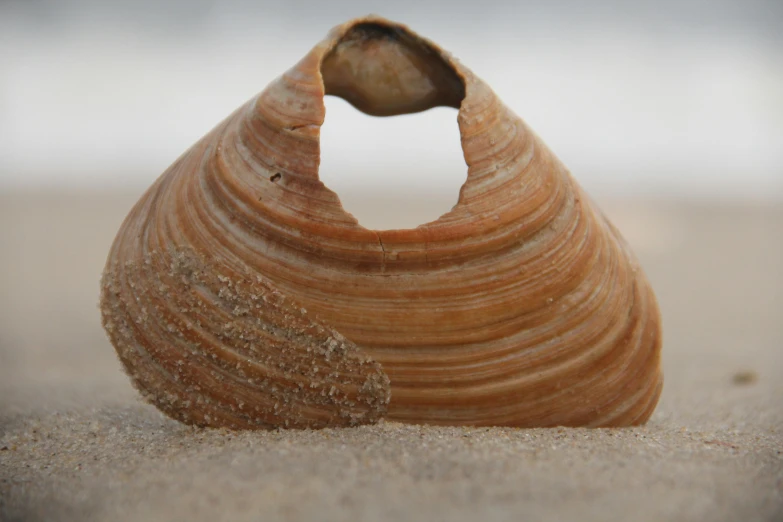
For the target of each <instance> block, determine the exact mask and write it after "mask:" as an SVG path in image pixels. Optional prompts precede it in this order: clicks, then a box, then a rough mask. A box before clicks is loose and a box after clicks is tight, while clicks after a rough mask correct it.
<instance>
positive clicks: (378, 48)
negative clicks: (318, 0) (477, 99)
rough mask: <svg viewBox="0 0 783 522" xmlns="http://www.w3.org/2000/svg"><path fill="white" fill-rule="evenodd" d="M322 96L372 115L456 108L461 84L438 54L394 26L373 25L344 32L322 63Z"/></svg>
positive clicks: (424, 43) (359, 25) (458, 103)
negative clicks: (325, 95) (346, 102)
mask: <svg viewBox="0 0 783 522" xmlns="http://www.w3.org/2000/svg"><path fill="white" fill-rule="evenodd" d="M321 76H322V78H323V83H324V89H325V93H326V94H331V95H334V96H338V97H340V98H343V99H344V100H346V101H348V102H349V103H351V104H352V105H353V106H354V107H356V108H357V109H359V110H360V111H362V112H364V113H367V114H370V115H373V116H394V115H398V114H409V113H414V112H421V111H425V110H427V109H431V108H433V107H439V106H446V107H454V108H456V109H458V108H459V107H460V103H461V102H462V99H463V98H464V97H465V83H464V81H463V80H462V78H461V77H460V76H459V75H458V74H457V72H456V71H455V70H454V68H453V67H452V66H451V65H449V64H448V63H447V62H446V60H444V59H443V56H441V53H440V52H439V51H438V50H437V49H435V48H434V47H433V46H432V45H430V44H429V43H428V42H426V41H425V40H423V39H421V38H419V37H417V36H415V35H413V34H411V33H410V32H408V31H406V30H405V29H404V28H402V27H399V26H392V25H385V24H381V23H375V22H367V23H359V24H356V25H354V26H352V27H351V28H350V29H348V30H347V31H346V32H345V34H343V35H342V37H341V38H340V39H339V40H338V41H337V43H336V44H335V45H334V46H333V47H332V49H331V50H330V51H329V52H328V53H327V54H326V56H325V57H324V59H323V62H322V63H321Z"/></svg>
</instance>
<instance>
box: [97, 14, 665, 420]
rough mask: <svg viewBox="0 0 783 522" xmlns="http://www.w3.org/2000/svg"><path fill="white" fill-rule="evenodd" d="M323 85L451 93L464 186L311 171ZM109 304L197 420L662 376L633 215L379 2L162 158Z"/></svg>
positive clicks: (579, 399) (105, 291)
mask: <svg viewBox="0 0 783 522" xmlns="http://www.w3.org/2000/svg"><path fill="white" fill-rule="evenodd" d="M326 94H331V95H335V96H340V97H343V98H345V99H346V100H348V101H349V102H350V103H352V104H353V105H354V106H355V107H356V108H358V109H359V110H361V111H364V112H365V113H368V114H372V115H380V116H389V115H396V114H403V113H411V112H417V111H423V110H426V109H428V108H431V107H435V106H443V105H445V106H451V107H455V108H458V109H459V112H458V117H457V120H458V124H459V129H460V133H461V143H462V149H463V152H464V157H465V162H466V164H467V172H468V174H467V180H466V181H465V183H464V185H463V187H462V189H461V191H460V195H459V201H458V202H457V204H456V205H455V206H454V207H453V209H452V210H451V211H449V212H448V213H446V214H445V215H443V216H441V217H440V218H439V219H437V220H436V221H433V222H430V223H427V224H424V225H421V226H419V227H418V228H415V229H410V230H383V231H374V230H368V229H366V228H364V227H362V226H361V225H359V223H358V222H357V221H356V219H354V217H353V216H351V215H350V214H348V213H347V212H346V211H345V210H343V208H342V206H341V205H340V201H339V198H338V197H337V195H336V194H335V193H333V192H332V191H331V190H329V189H328V188H327V187H326V186H324V184H323V183H321V181H319V179H318V164H319V129H320V126H321V124H322V123H323V122H324V115H325V109H324V103H323V97H324V95H326ZM378 174H379V175H382V174H385V173H383V172H379V173H378ZM455 175H462V174H461V173H455ZM101 310H102V320H103V325H104V327H105V329H106V331H107V333H108V336H109V338H110V340H111V342H112V343H113V345H114V347H115V348H116V350H117V353H118V355H119V358H120V360H121V362H122V364H123V366H124V367H125V369H126V371H127V373H128V374H129V376H130V378H131V380H132V381H133V384H134V385H135V386H136V387H137V388H138V389H139V390H140V392H141V393H142V394H143V395H144V396H145V397H146V398H147V399H148V400H150V401H151V402H152V403H153V404H155V405H156V406H157V407H158V408H160V409H161V410H162V411H163V412H165V413H166V414H168V415H170V416H171V417H173V418H175V419H179V420H180V421H183V422H185V423H188V424H195V425H201V426H214V427H219V426H225V427H230V428H271V427H295V428H320V427H325V426H350V425H357V424H363V423H372V422H375V421H377V420H378V419H380V418H388V419H392V420H396V421H403V422H411V423H429V424H447V425H503V426H521V427H533V426H555V425H566V426H625V425H635V424H640V423H643V422H645V421H646V420H647V419H648V418H649V417H650V415H651V414H652V411H653V410H654V408H655V405H656V403H657V401H658V397H659V395H660V393H661V387H662V382H663V381H662V374H661V370H660V349H661V331H660V318H659V312H658V308H657V304H656V301H655V297H654V295H653V292H652V290H651V288H650V285H649V284H648V282H647V280H646V278H645V276H644V274H643V272H642V270H641V268H640V267H639V265H638V263H637V261H636V259H635V258H634V256H633V254H632V253H631V251H630V250H629V248H628V246H627V245H626V243H625V242H624V241H623V239H622V237H621V236H620V234H619V233H618V232H617V230H616V229H615V228H614V227H613V226H612V225H611V224H610V223H609V221H608V220H607V219H606V218H605V217H604V216H603V215H602V214H601V212H600V211H599V210H598V208H597V207H596V206H595V204H594V203H593V202H591V200H590V199H589V198H588V197H587V195H586V194H585V193H584V192H583V190H582V189H581V188H580V187H579V186H578V185H577V183H576V182H575V181H574V180H573V179H572V178H571V176H570V174H569V172H568V170H567V169H566V168H565V167H564V166H563V165H562V164H561V163H560V161H559V160H558V159H557V158H556V157H555V156H554V155H553V154H552V153H551V152H550V151H549V149H547V147H546V146H545V145H544V144H543V143H542V141H541V140H540V139H539V138H538V137H537V136H536V135H535V134H534V133H533V132H532V131H531V130H530V129H529V128H528V127H527V126H526V125H525V123H524V122H523V121H522V120H521V119H520V118H519V117H517V116H516V115H515V114H514V113H513V112H512V111H510V110H509V109H508V108H506V107H505V106H504V105H503V104H502V103H501V101H500V100H499V99H498V98H497V96H496V95H495V94H494V93H493V92H492V90H491V89H490V88H489V87H488V86H487V85H485V84H484V83H483V82H482V81H481V80H480V79H479V78H477V77H476V76H475V75H474V74H473V73H472V72H471V71H470V70H468V69H467V68H466V67H465V66H463V65H462V64H461V63H459V62H458V61H457V60H455V59H454V58H453V57H452V56H450V55H449V54H447V53H446V52H444V51H443V50H441V49H439V48H438V47H437V46H436V45H434V44H433V43H431V42H429V41H427V40H425V39H423V38H421V37H419V36H417V35H416V34H414V33H413V32H412V31H410V30H409V29H408V28H407V27H405V26H402V25H398V24H396V23H392V22H390V21H387V20H383V19H380V18H365V19H360V20H354V21H351V22H348V23H346V24H344V25H341V26H338V27H336V28H335V29H333V30H332V31H331V32H330V34H329V35H328V37H327V38H326V39H325V40H324V41H322V42H321V43H319V44H318V45H316V46H315V47H314V48H313V49H312V50H311V51H310V52H309V53H308V54H307V55H306V56H305V57H304V58H303V59H302V60H301V61H300V62H299V63H298V64H296V65H295V66H294V67H293V68H292V69H291V70H289V71H288V72H287V73H285V74H284V75H283V76H282V77H280V78H278V79H277V80H275V81H274V82H272V83H271V84H270V85H269V86H268V87H267V88H266V89H265V90H264V91H263V92H261V93H260V94H259V95H258V96H257V97H255V98H253V99H252V100H250V101H249V102H248V103H246V104H245V105H243V106H242V107H240V108H239V109H238V110H237V111H236V112H234V113H233V114H232V115H230V116H229V117H228V118H227V119H226V120H225V121H223V122H222V123H221V124H219V125H218V126H217V127H216V128H215V129H214V130H212V131H211V132H210V133H209V134H207V135H206V136H205V137H204V138H203V139H201V140H200V141H199V142H198V143H196V144H195V145H194V146H193V147H192V148H191V149H190V150H188V151H187V152H185V154H183V155H182V156H181V157H180V158H179V159H178V160H177V161H176V162H175V163H174V164H173V165H172V166H171V167H170V168H169V169H168V170H166V172H164V173H163V175H162V176H161V177H160V178H159V179H158V180H157V181H156V182H155V183H154V184H153V185H152V187H150V189H149V190H148V191H147V192H146V193H145V194H144V196H143V197H142V198H141V200H140V201H139V202H138V203H137V204H136V205H135V207H134V208H133V209H132V211H131V212H130V214H129V215H128V217H127V218H126V220H125V222H124V223H123V225H122V227H121V228H120V230H119V232H118V234H117V237H116V239H115V242H114V244H113V246H112V248H111V251H110V253H109V256H108V260H107V263H106V268H105V272H104V275H103V280H102V293H101Z"/></svg>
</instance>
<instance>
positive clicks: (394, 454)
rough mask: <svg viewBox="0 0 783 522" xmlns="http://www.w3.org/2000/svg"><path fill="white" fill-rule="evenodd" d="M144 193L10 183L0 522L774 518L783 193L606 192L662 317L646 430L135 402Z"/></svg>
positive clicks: (0, 243) (5, 225)
mask: <svg viewBox="0 0 783 522" xmlns="http://www.w3.org/2000/svg"><path fill="white" fill-rule="evenodd" d="M137 196H138V194H131V193H128V194H86V193H84V194H75V193H73V194H69V193H60V194H54V193H48V194H44V193H38V194H36V193H21V192H19V193H6V194H0V268H2V270H0V520H57V521H90V520H123V521H124V520H134V521H135V520H139V521H141V520H145V521H147V520H149V521H155V520H194V521H200V520H230V521H244V520H265V521H267V520H389V521H390V520H444V521H445V520H449V521H475V520H481V521H482V522H488V521H493V520H511V519H514V520H518V519H530V520H544V521H549V520H552V521H555V520H568V519H572V520H596V521H598V520H600V521H606V520H639V521H646V520H651V521H652V520H694V521H695V520H711V521H721V520H726V521H729V520H731V521H735V520H783V454H781V451H783V404H781V402H782V400H783V379H781V378H780V372H781V370H783V326H782V325H781V315H782V314H781V311H783V271H781V267H782V266H783V239H781V238H783V207H781V206H779V205H778V206H775V205H765V206H755V207H754V206H750V205H741V204H724V205H717V204H714V205H699V204H686V203H671V202H669V203H661V202H658V203H656V202H649V201H648V202H643V201H634V202H628V201H626V202H611V201H609V202H603V203H604V206H605V209H606V210H607V214H609V215H610V217H612V218H613V220H614V221H615V222H616V224H617V225H618V227H619V228H620V229H621V230H622V231H623V232H624V234H625V235H626V236H627V238H628V239H629V241H630V242H631V244H632V245H633V246H634V247H635V249H636V251H637V253H638V255H639V257H640V258H641V261H642V264H643V265H644V266H645V268H646V270H647V272H648V275H649V277H650V279H651V281H652V283H653V286H654V287H655V289H656V291H657V294H658V297H659V301H660V304H661V309H662V312H663V319H664V328H665V341H664V371H665V379H666V384H665V387H664V392H663V397H662V399H661V402H660V405H659V407H658V409H657V411H656V412H655V414H654V416H653V418H652V419H651V421H650V422H649V423H648V424H647V425H646V426H644V427H640V428H633V429H611V430H610V429H601V430H586V429H565V428H558V429H546V430H516V429H498V428H471V429H464V428H434V427H425V426H407V425H402V424H396V423H390V422H381V423H380V424H378V425H376V426H369V427H362V428H356V429H343V430H322V431H271V432H244V433H232V432H228V431H221V430H200V429H192V428H189V427H186V426H183V425H180V424H178V423H176V422H174V421H172V420H169V419H167V418H165V417H163V416H162V415H161V414H159V413H158V412H157V410H155V409H154V408H153V407H151V406H149V405H146V404H144V403H143V402H141V400H140V399H139V397H138V395H137V394H136V392H135V391H134V390H133V389H132V388H131V386H130V384H129V382H128V379H127V378H126V376H125V375H124V374H123V373H122V371H121V369H120V366H119V363H118V362H117V359H116V357H115V355H114V352H113V349H112V348H111V346H110V345H109V343H108V341H107V340H106V338H105V336H104V335H103V332H102V330H101V328H100V324H99V314H98V311H97V305H96V302H97V294H98V279H99V275H100V270H101V268H102V265H103V261H104V259H105V255H106V251H107V249H108V246H109V243H110V242H111V240H112V238H113V235H114V232H115V231H116V229H117V227H118V226H119V223H120V221H121V220H122V218H123V217H124V215H125V214H126V213H127V211H128V209H129V207H130V205H131V204H132V203H133V202H134V201H135V199H136V197H137ZM425 201H426V200H422V201H414V202H413V203H412V207H413V210H411V211H415V208H416V205H423V204H425Z"/></svg>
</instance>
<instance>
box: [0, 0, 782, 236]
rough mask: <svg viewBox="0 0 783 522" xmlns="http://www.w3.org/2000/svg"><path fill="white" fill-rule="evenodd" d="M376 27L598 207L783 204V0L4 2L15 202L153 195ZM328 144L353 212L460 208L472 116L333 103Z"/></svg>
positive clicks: (8, 152)
mask: <svg viewBox="0 0 783 522" xmlns="http://www.w3.org/2000/svg"><path fill="white" fill-rule="evenodd" d="M370 13H374V14H379V15H381V16H385V17H388V18H391V19H393V20H396V21H401V22H404V23H407V24H408V25H409V26H410V27H411V28H412V29H413V30H415V31H417V32H419V33H420V34H422V35H424V36H425V37H428V38H430V39H431V40H433V41H435V42H436V43H438V44H439V45H441V46H442V47H443V48H445V49H447V50H449V51H451V52H452V53H453V54H455V55H456V56H457V57H458V58H460V59H461V60H462V61H463V63H465V64H466V65H467V66H468V67H470V68H472V69H473V70H474V72H476V73H477V74H478V75H479V76H480V77H482V78H483V79H484V80H485V81H486V82H487V83H488V84H489V85H490V86H492V87H493V88H494V89H495V91H496V92H497V93H498V94H499V95H500V97H501V98H502V99H503V100H504V101H505V102H506V104H507V105H509V106H510V107H511V108H512V109H513V110H514V111H515V112H517V114H519V115H520V116H521V117H522V118H524V119H525V120H526V121H527V122H528V123H529V124H530V125H531V126H532V128H533V129H534V130H535V131H536V132H537V133H538V134H539V135H540V136H542V137H543V138H544V140H545V141H546V142H547V144H548V145H549V146H550V148H552V149H553V150H554V151H555V153H556V154H557V155H558V156H559V157H560V158H561V159H562V160H563V161H564V162H565V164H566V165H567V166H568V167H569V168H570V169H571V171H572V172H573V173H574V174H575V175H576V177H577V178H578V179H579V180H580V182H581V183H582V184H583V185H584V186H585V187H586V188H587V189H588V191H590V192H591V193H593V194H595V195H597V196H598V197H602V195H609V196H634V197H638V196H643V197H645V198H649V197H655V198H661V197H663V198H672V197H677V198H696V199H705V198H706V199H710V198H718V199H726V198H742V199H746V200H747V199H750V200H755V199H766V200H769V199H775V198H779V197H781V196H783V31H781V30H780V28H781V26H783V3H782V2H780V1H778V0H711V1H706V0H657V1H655V2H623V1H621V0H603V1H598V2H590V3H585V2H581V1H579V0H555V1H550V2H532V1H519V2H514V3H510V2H509V3H506V2H476V1H469V0H461V1H458V2H420V1H412V0H401V1H395V2H388V1H354V0H340V1H336V2H317V1H309V2H305V1H290V0H286V1H276V2H272V1H267V2H264V1H257V0H256V1H250V0H229V1H215V0H178V1H168V2H162V1H157V0H138V1H134V2H104V1H100V0H2V1H0V190H3V191H7V190H11V189H12V188H24V189H30V188H52V187H57V188H58V189H65V188H67V189H128V190H131V191H135V192H136V193H139V192H140V191H141V190H142V189H143V188H145V187H147V186H148V185H149V184H150V183H151V182H152V181H153V180H154V179H155V178H156V177H157V176H158V175H159V174H160V173H161V172H162V171H163V170H164V169H165V168H166V167H167V166H168V165H169V164H170V163H171V162H172V161H173V160H174V159H175V158H177V157H178V156H179V154H180V153H182V152H183V151H184V150H185V149H186V148H187V147H189V146H190V145H191V144H192V143H193V142H194V141H196V140H197V139H198V138H199V137H200V136H202V135H203V134H204V133H206V132H207V131H208V130H210V129H211V128H212V127H213V126H214V125H215V124H216V123H217V122H219V121H220V120H221V119H222V118H223V117H225V116H226V115H228V114H229V113H230V112H231V111H232V110H233V109H234V108H236V107H237V106H239V105H240V104H242V103H243V102H244V101H246V100H247V99H249V98H250V97H252V96H254V95H255V94H256V93H257V92H259V91H260V90H262V89H263V88H264V87H265V86H266V85H267V83H269V82H270V81H271V80H272V79H274V78H275V77H276V76H278V75H280V74H281V73H283V72H284V71H285V70H287V69H288V68H289V67H290V66H292V65H293V64H294V63H295V62H296V61H297V60H298V59H299V58H301V57H302V56H303V55H304V54H305V53H306V52H307V51H308V50H309V49H310V48H311V47H312V45H313V44H314V43H316V42H318V41H319V40H320V39H321V38H322V37H323V36H324V35H325V34H326V32H327V31H328V30H329V29H330V28H331V27H332V26H334V25H336V24H339V23H341V22H343V21H346V20H348V19H350V18H353V17H357V16H362V15H365V14H370ZM322 134H323V135H322V140H323V141H322V155H323V164H322V169H321V171H322V178H323V180H324V181H325V182H326V183H327V185H329V186H330V188H332V189H334V190H335V191H336V192H337V193H338V194H339V195H340V196H341V197H342V198H343V199H344V200H345V201H344V202H345V204H346V207H347V208H348V209H349V210H351V211H354V212H356V213H358V214H361V213H362V209H361V208H358V207H361V202H360V201H359V200H357V199H356V194H364V195H366V194H368V193H371V192H372V193H375V194H383V195H384V197H385V199H387V200H389V201H388V202H387V203H388V205H391V206H390V207H389V208H390V209H391V210H388V209H386V210H384V208H385V207H383V204H382V205H381V206H380V207H378V206H377V205H373V207H375V208H377V209H378V211H379V212H385V211H387V210H388V211H389V212H391V211H393V209H394V208H396V207H397V206H398V205H402V204H404V203H405V201H406V198H411V197H413V198H414V199H415V197H416V192H419V191H424V192H428V193H430V192H431V193H435V194H444V195H447V196H448V197H447V198H444V203H442V204H441V207H444V206H445V207H444V208H441V207H438V208H437V209H436V210H435V211H434V214H432V215H427V216H425V217H426V219H422V220H419V222H405V221H404V220H403V221H402V222H400V223H397V224H399V225H402V226H414V225H416V224H419V223H421V222H424V221H426V220H428V219H435V218H436V217H437V216H438V215H440V214H441V213H442V212H445V211H446V210H448V208H450V206H451V205H453V204H454V203H455V202H456V198H457V193H458V190H459V187H460V186H461V184H462V182H463V181H464V179H465V174H466V172H465V170H466V169H465V166H464V162H463V160H462V154H461V150H460V147H459V135H458V130H457V125H456V111H455V110H453V109H446V108H439V109H435V110H433V111H429V112H425V113H422V114H417V115H411V116H401V117H395V118H372V117H369V116H365V115H363V114H361V113H359V112H358V111H356V110H355V109H353V108H352V107H350V106H349V105H348V104H347V103H345V102H342V100H339V99H334V98H331V97H328V98H327V117H326V123H325V125H324V127H323V129H322ZM414 158H415V159H414ZM422 173H426V175H422ZM395 194H399V195H400V196H401V199H394V198H393V197H392V196H393V195H395ZM395 197H396V196H395ZM346 198H347V199H346ZM431 204H432V203H431ZM357 206H358V207H357ZM387 213H388V212H387ZM359 219H360V221H361V222H362V223H363V224H368V225H369V226H373V225H382V224H383V223H376V222H374V221H373V219H377V218H376V217H374V216H373V215H372V212H370V214H368V215H366V216H364V217H363V216H362V215H359ZM367 220H369V221H367ZM393 224H394V223H393Z"/></svg>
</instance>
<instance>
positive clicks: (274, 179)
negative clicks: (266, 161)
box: [269, 172, 283, 183]
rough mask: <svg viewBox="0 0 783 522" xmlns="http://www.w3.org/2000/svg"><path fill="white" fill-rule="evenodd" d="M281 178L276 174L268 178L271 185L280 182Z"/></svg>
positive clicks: (280, 175)
mask: <svg viewBox="0 0 783 522" xmlns="http://www.w3.org/2000/svg"><path fill="white" fill-rule="evenodd" d="M282 177H283V175H282V174H280V173H279V172H276V173H275V174H273V175H272V177H270V178H269V181H271V182H272V183H277V182H278V181H280V178H282Z"/></svg>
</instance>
